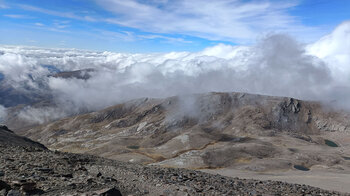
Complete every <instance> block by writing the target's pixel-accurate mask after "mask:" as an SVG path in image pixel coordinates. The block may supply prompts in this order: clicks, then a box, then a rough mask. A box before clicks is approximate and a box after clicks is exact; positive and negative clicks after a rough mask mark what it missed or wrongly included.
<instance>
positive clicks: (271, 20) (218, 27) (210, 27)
mask: <svg viewBox="0 0 350 196" xmlns="http://www.w3.org/2000/svg"><path fill="white" fill-rule="evenodd" d="M96 2H97V4H99V5H100V6H102V7H103V8H104V9H106V10H108V11H110V12H111V13H114V14H115V15H116V17H114V18H107V19H105V21H107V22H110V23H115V24H118V25H123V26H127V27H133V28H137V29H141V30H143V31H147V32H152V33H180V34H186V35H190V36H197V37H201V38H205V39H210V40H226V41H239V42H244V41H246V40H251V39H255V38H256V37H257V36H258V35H259V34H261V33H266V32H271V31H273V32H289V33H292V34H293V33H298V32H300V31H303V32H304V33H305V32H306V31H308V32H310V31H313V30H315V29H312V28H309V27H305V26H303V25H302V24H301V23H299V21H298V19H297V18H295V17H294V16H292V15H290V14H289V13H288V9H290V8H293V7H295V6H296V5H297V3H295V1H283V2H280V3H276V2H270V1H248V2H247V1H240V0H216V1H210V0H178V1H136V0H129V1H121V0H96Z"/></svg>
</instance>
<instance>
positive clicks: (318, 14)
mask: <svg viewBox="0 0 350 196" xmlns="http://www.w3.org/2000/svg"><path fill="white" fill-rule="evenodd" d="M349 19H350V1H349V0H280V1H279V0H266V1H264V0H259V1H257V0H256V1H253V0H215V1H212V0H0V26H1V28H0V44H6V45H33V46H41V47H61V48H79V49H89V50H99V51H105V50H107V51H115V52H169V51H199V50H202V49H203V48H205V47H209V46H212V45H216V44H218V43H226V44H233V45H235V44H239V45H242V44H243V45H245V44H247V45H249V44H252V43H254V42H255V41H256V40H258V39H259V38H261V37H262V36H264V35H266V34H269V33H287V34H290V35H292V36H294V37H296V39H298V40H300V41H302V42H306V43H307V42H312V41H316V40H318V39H319V38H321V37H322V36H324V35H326V34H328V33H330V32H331V31H332V30H333V29H334V27H336V26H337V25H339V24H340V23H341V22H343V21H346V20H349Z"/></svg>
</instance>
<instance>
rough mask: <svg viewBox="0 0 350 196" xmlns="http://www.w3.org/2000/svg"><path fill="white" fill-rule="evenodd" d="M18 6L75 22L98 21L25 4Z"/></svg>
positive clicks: (71, 13) (89, 17)
mask: <svg viewBox="0 0 350 196" xmlns="http://www.w3.org/2000/svg"><path fill="white" fill-rule="evenodd" d="M18 6H19V7H20V8H21V9H23V10H27V11H34V12H40V13H43V14H48V15H52V16H58V17H63V18H71V19H75V20H84V21H90V22H94V21H96V19H94V18H93V17H91V16H80V15H77V14H75V13H73V12H60V11H54V10H49V9H43V8H39V7H35V6H31V5H25V4H20V5H18Z"/></svg>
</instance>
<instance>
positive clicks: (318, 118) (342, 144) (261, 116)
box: [25, 93, 350, 172]
mask: <svg viewBox="0 0 350 196" xmlns="http://www.w3.org/2000/svg"><path fill="white" fill-rule="evenodd" d="M346 119H349V115H348V114H347V113H343V112H335V111H333V110H331V109H327V108H324V107H322V106H321V105H320V104H319V103H316V102H309V101H301V100H297V99H293V98H282V97H270V96H262V95H253V94H246V93H208V94H195V95H186V96H178V97H170V98H166V99H148V98H144V99H138V100H134V101H129V102H126V103H124V104H120V105H116V106H113V107H110V108H107V109H104V110H101V111H98V112H93V113H89V114H84V115H80V116H74V117H71V118H66V119H62V120H59V121H56V122H53V123H49V124H46V125H42V126H39V127H36V128H33V129H31V130H29V131H27V132H26V133H25V135H26V136H28V137H29V138H31V139H33V140H36V141H39V142H41V143H43V144H45V145H46V146H48V147H49V148H50V149H56V150H60V151H67V152H74V153H88V154H93V155H98V156H101V157H106V158H111V159H116V160H122V161H128V162H133V163H143V164H153V165H162V166H171V167H181V168H193V169H219V168H234V169H240V170H249V171H255V172H267V171H287V170H296V169H295V168H300V167H298V166H302V167H305V168H306V169H312V168H318V167H322V168H326V169H327V170H337V171H338V170H339V171H340V170H346V171H348V167H349V166H350V163H349V160H348V158H347V157H350V151H349V146H348V145H349V142H348V141H349V140H350V137H349V131H350V129H349V121H347V120H346ZM330 144H332V145H333V144H334V145H336V146H338V147H331V146H332V145H330Z"/></svg>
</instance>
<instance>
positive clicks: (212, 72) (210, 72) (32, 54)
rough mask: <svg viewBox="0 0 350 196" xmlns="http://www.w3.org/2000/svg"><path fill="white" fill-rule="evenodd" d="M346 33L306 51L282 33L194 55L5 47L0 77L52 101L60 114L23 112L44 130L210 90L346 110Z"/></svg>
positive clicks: (349, 72)
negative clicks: (85, 73) (71, 119)
mask: <svg viewBox="0 0 350 196" xmlns="http://www.w3.org/2000/svg"><path fill="white" fill-rule="evenodd" d="M349 30H350V23H349V22H345V23H343V24H341V25H340V26H339V27H337V28H336V29H335V30H334V32H333V33H332V34H330V35H328V36H326V37H324V38H322V39H321V40H319V41H318V42H316V43H315V44H311V45H307V46H305V45H302V44H300V43H298V42H297V41H295V40H294V39H293V38H291V37H289V36H286V35H282V34H277V35H270V36H267V37H265V38H263V39H262V40H261V41H260V42H259V43H258V44H257V45H255V46H249V47H247V46H230V45H224V44H219V45H217V46H214V47H211V48H207V49H204V50H203V51H201V52H196V53H190V52H172V53H158V54H125V53H112V52H92V51H83V50H74V49H44V48H34V47H20V46H18V47H16V46H2V47H1V48H0V54H1V55H0V72H1V73H2V74H3V75H4V76H5V79H4V80H3V81H2V82H3V83H6V85H9V86H12V87H14V88H15V89H17V90H19V91H21V90H22V91H30V92H34V93H41V94H45V95H48V96H52V97H53V98H54V102H55V103H56V105H57V106H58V108H47V107H46V108H44V109H45V112H41V111H38V109H37V108H36V109H33V108H25V110H24V111H23V112H22V116H23V117H24V118H28V119H30V118H31V119H37V120H36V121H37V122H40V123H42V122H44V121H45V120H48V119H49V118H50V116H51V117H54V118H59V117H62V116H65V115H69V114H73V113H77V112H79V111H81V110H85V111H86V110H90V111H91V110H97V109H102V108H104V107H107V106H110V105H114V104H117V103H120V102H123V101H126V100H130V99H135V98H140V97H167V96H172V95H179V94H191V93H201V92H210V91H240V92H250V93H260V94H268V95H277V96H290V97H296V98H301V99H312V100H321V101H333V100H336V101H337V104H340V105H343V106H344V105H349V102H348V100H350V99H349V98H350V96H349V95H350V83H349V82H350V81H349V80H350V77H349V76H350V68H349V62H350V61H349V59H350V50H349V47H350V43H349V42H347V41H344V40H350V39H348V38H349ZM330 46H331V47H330ZM88 68H92V69H94V70H95V71H94V72H91V73H90V75H91V77H90V78H89V79H87V80H83V79H77V78H57V77H48V75H52V74H54V73H55V72H58V71H72V70H82V69H88ZM0 104H1V103H0ZM52 112H53V113H55V115H54V116H53V115H52V114H51V113H52ZM39 113H40V115H37V114H39ZM31 115H35V116H36V117H35V118H34V117H31Z"/></svg>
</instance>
